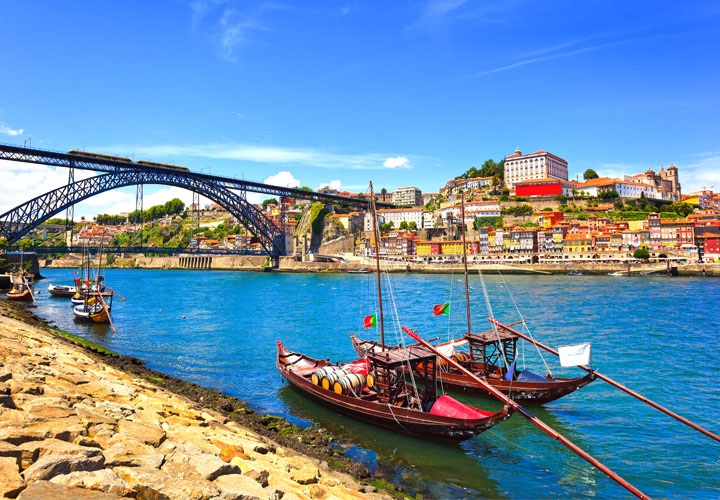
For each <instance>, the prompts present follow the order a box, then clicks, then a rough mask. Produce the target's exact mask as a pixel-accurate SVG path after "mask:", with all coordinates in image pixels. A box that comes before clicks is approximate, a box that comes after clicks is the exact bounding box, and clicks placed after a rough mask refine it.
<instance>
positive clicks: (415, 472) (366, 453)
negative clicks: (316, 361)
mask: <svg viewBox="0 0 720 500" xmlns="http://www.w3.org/2000/svg"><path fill="white" fill-rule="evenodd" d="M278 395H279V396H280V399H281V400H282V401H283V403H285V404H286V405H287V406H288V409H289V410H290V412H291V413H292V415H294V416H295V417H297V418H299V419H301V420H300V421H299V422H298V421H296V423H307V422H312V423H314V424H317V425H320V426H322V427H324V428H326V429H328V430H329V431H330V432H332V433H333V434H334V435H336V436H338V437H340V438H341V439H342V440H345V441H346V443H345V444H344V445H342V446H343V448H344V450H345V454H346V456H349V457H351V458H353V459H355V460H358V461H360V462H362V463H364V464H366V465H367V466H368V468H369V469H370V470H372V471H375V470H377V469H378V468H382V469H383V470H386V471H387V470H389V471H392V473H393V474H394V477H392V478H391V480H392V482H393V483H395V484H398V485H399V486H400V487H401V488H402V489H403V491H404V492H405V493H408V494H410V495H411V496H414V495H416V494H422V495H428V496H430V497H432V498H467V497H485V498H502V497H503V495H502V493H501V490H500V489H499V485H498V483H497V482H496V481H495V480H493V479H491V478H490V477H489V476H488V473H487V471H486V470H485V468H484V467H483V465H481V463H479V462H478V461H477V460H475V459H474V458H470V457H469V456H468V455H467V453H466V452H465V451H464V450H463V448H462V447H460V446H458V445H455V444H450V443H443V442H438V441H429V440H426V439H421V438H416V437H412V436H405V435H403V434H399V433H397V432H391V431H389V430H385V429H382V428H379V427H376V426H373V425H370V424H365V423H363V422H361V421H359V420H356V419H353V418H349V417H346V416H343V415H340V414H339V413H337V412H334V411H332V410H329V409H327V408H325V407H324V406H322V405H320V404H318V403H316V402H315V401H312V400H310V399H308V398H307V397H306V396H304V395H303V394H301V393H300V392H299V391H297V390H296V389H295V388H293V387H292V386H290V385H288V384H285V385H284V386H283V387H282V388H281V389H280V390H278ZM483 435H484V434H483ZM483 435H481V436H478V437H475V438H473V439H471V440H470V441H473V442H482V443H483V445H482V446H484V447H486V451H487V455H488V456H491V455H492V454H494V453H495V452H496V451H497V450H495V446H494V445H493V444H492V443H490V442H485V440H484V439H483ZM370 450H372V451H370Z"/></svg>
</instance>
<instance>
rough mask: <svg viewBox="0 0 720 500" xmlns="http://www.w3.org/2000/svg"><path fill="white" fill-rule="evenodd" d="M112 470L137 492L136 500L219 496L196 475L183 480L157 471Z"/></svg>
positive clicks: (192, 498) (176, 499)
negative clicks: (143, 499) (138, 499)
mask: <svg viewBox="0 0 720 500" xmlns="http://www.w3.org/2000/svg"><path fill="white" fill-rule="evenodd" d="M114 470H115V472H117V473H118V474H119V475H120V477H122V478H123V479H124V480H125V481H127V483H128V484H129V485H130V487H131V488H132V489H133V490H134V491H136V492H137V498H146V499H154V498H158V499H166V498H168V499H172V500H198V499H206V498H215V497H217V496H218V495H219V494H220V489H219V488H218V487H217V486H215V485H214V484H213V483H211V482H210V481H205V480H204V479H202V478H200V477H199V476H197V474H196V475H195V476H190V477H191V479H185V478H182V477H178V476H176V475H172V474H168V473H167V472H165V471H162V470H157V469H145V468H141V467H116V468H115V469H114Z"/></svg>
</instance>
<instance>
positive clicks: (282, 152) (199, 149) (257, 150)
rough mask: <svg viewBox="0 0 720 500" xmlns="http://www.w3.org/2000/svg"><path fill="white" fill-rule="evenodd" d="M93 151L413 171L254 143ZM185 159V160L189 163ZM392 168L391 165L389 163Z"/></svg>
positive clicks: (381, 158) (383, 161) (369, 156)
mask: <svg viewBox="0 0 720 500" xmlns="http://www.w3.org/2000/svg"><path fill="white" fill-rule="evenodd" d="M91 149H92V150H93V151H112V152H113V154H120V155H124V156H133V155H134V157H135V158H148V159H154V158H159V159H160V160H156V161H164V162H167V161H168V159H170V158H180V157H185V158H187V157H194V158H203V159H216V160H235V161H245V162H252V163H261V164H268V163H269V164H274V165H278V164H281V165H292V166H306V167H315V168H330V169H333V170H338V169H342V170H379V169H382V168H399V167H403V168H410V167H411V165H410V162H409V160H408V159H407V158H406V157H404V156H400V157H397V158H388V157H387V156H386V155H383V154H379V153H362V154H342V153H335V152H332V151H328V150H324V149H314V148H285V147H278V146H256V145H250V144H234V143H224V144H219V143H216V144H196V145H181V146H177V145H173V144H164V145H158V146H139V145H127V144H126V145H117V144H116V145H108V146H99V147H94V146H93V147H92V148H91ZM185 158H183V159H182V160H181V161H180V162H179V163H178V164H181V163H182V161H186V160H185ZM388 162H390V163H389V165H387V163H388Z"/></svg>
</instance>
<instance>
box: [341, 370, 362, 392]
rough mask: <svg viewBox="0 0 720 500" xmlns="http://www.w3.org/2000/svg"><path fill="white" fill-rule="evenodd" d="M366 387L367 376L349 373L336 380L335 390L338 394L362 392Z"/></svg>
mask: <svg viewBox="0 0 720 500" xmlns="http://www.w3.org/2000/svg"><path fill="white" fill-rule="evenodd" d="M363 387H365V376H364V375H360V374H359V373H348V374H347V375H345V376H344V377H341V378H339V379H338V380H336V381H335V385H334V386H333V390H334V391H335V393H337V394H345V395H350V394H360V392H361V391H362V390H363Z"/></svg>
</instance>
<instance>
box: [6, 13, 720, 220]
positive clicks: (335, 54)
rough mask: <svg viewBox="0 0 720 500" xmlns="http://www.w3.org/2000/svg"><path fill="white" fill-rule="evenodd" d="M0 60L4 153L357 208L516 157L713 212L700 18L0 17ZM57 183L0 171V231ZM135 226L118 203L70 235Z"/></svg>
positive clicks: (710, 123)
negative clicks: (30, 151)
mask: <svg viewBox="0 0 720 500" xmlns="http://www.w3.org/2000/svg"><path fill="white" fill-rule="evenodd" d="M0 47H2V50H0V65H1V67H2V68H3V70H2V75H1V76H0V143H5V144H12V145H20V146H22V145H25V146H29V147H33V148H40V149H46V150H52V151H61V152H66V151H69V150H73V149H84V150H86V151H92V152H97V153H104V154H112V155H121V156H126V157H129V158H132V159H134V160H135V161H137V160H150V161H156V162H163V163H172V164H175V165H183V166H186V167H188V168H190V169H191V170H193V171H197V172H203V173H212V174H214V175H223V176H227V177H234V178H238V179H246V180H250V181H255V182H265V183H268V184H275V185H279V186H289V187H303V186H307V187H310V188H312V189H313V190H317V189H318V188H320V187H323V186H331V187H334V188H338V189H340V190H348V191H351V192H364V193H367V192H368V186H369V183H370V182H371V181H372V183H373V186H374V188H375V191H379V190H381V189H383V188H384V189H386V190H387V191H388V192H391V191H393V190H395V189H397V188H399V187H404V186H415V187H418V188H420V189H421V190H422V191H423V192H437V191H438V190H439V189H440V188H441V187H442V186H444V185H445V183H446V181H447V180H448V179H451V178H454V177H456V176H459V175H461V174H463V173H464V172H466V171H467V170H468V169H470V168H471V167H473V166H474V167H480V166H482V164H483V162H485V161H486V160H488V159H493V160H495V161H500V160H502V159H503V158H504V157H505V156H508V155H511V154H512V153H513V152H514V151H515V150H516V149H517V148H519V149H520V150H521V151H522V152H523V153H531V152H534V151H537V150H545V151H549V152H550V153H552V154H554V155H556V156H559V157H561V158H563V159H565V160H566V161H567V162H568V169H569V176H570V178H571V179H576V178H578V179H580V180H582V175H583V173H584V172H585V171H586V170H587V169H593V170H595V171H596V172H597V173H598V174H599V175H600V176H602V177H622V176H624V175H634V174H638V173H642V172H645V171H646V170H647V169H649V168H651V169H653V170H654V171H656V172H658V171H659V170H660V169H661V168H663V167H664V168H667V167H668V166H669V165H670V164H674V165H675V166H677V167H678V170H679V176H680V183H681V185H682V190H683V192H684V193H689V192H692V191H696V190H700V189H703V187H706V188H708V189H711V186H712V187H714V190H715V191H718V190H720V91H719V90H718V89H720V63H718V54H720V3H717V2H711V1H693V0H688V1H684V2H678V1H665V0H655V1H646V0H633V1H631V2H628V1H627V0H621V1H615V0H583V1H581V2H578V1H577V0H546V1H542V2H538V1H535V0H507V1H500V0H492V1H485V0H477V1H472V0H418V1H409V0H391V1H387V0H348V1H345V0H304V1H290V0H271V1H252V0H243V1H241V0H153V1H152V2H147V1H143V0H127V1H123V2H97V1H87V0H73V1H70V0H33V1H30V2H24V1H20V0H0ZM87 175H90V174H88V173H85V172H81V171H78V172H76V174H75V179H76V180H78V179H79V178H81V177H83V176H87ZM67 180H68V172H67V170H66V169H62V168H57V169H55V168H51V167H46V166H41V165H33V164H24V163H18V162H7V161H2V160H0V185H2V186H4V189H3V196H2V197H0V214H2V213H4V212H6V211H8V210H11V209H12V208H13V207H15V206H17V205H19V204H21V203H23V202H25V201H27V200H29V199H30V198H31V197H34V196H38V195H40V194H42V193H45V192H47V191H50V190H52V189H55V188H57V187H60V186H62V185H63V184H65V183H67ZM175 197H179V198H181V199H183V201H185V202H186V203H188V204H189V203H190V202H191V201H192V194H191V193H190V192H188V191H184V190H181V189H177V188H170V187H167V186H145V187H144V200H143V206H144V207H149V206H152V205H156V204H161V203H165V202H166V201H167V200H169V199H172V198H175ZM250 199H251V200H252V201H256V202H257V201H260V200H261V199H262V196H260V195H253V197H251V198H250ZM135 207H136V203H135V189H134V188H125V189H122V190H117V191H112V192H107V193H104V194H102V195H99V196H96V197H94V198H92V199H90V200H87V201H85V202H83V203H81V204H79V205H78V206H76V208H75V217H76V219H78V218H79V217H80V216H85V217H86V218H92V217H93V216H94V215H96V214H98V213H108V214H119V213H122V212H129V211H132V210H134V209H135ZM60 215H61V216H63V215H64V213H63V214H60Z"/></svg>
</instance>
